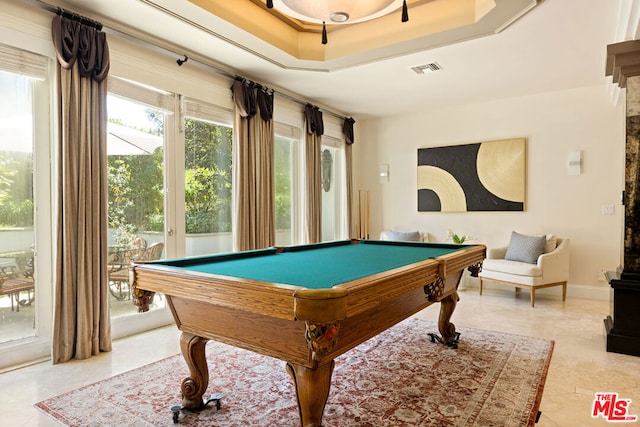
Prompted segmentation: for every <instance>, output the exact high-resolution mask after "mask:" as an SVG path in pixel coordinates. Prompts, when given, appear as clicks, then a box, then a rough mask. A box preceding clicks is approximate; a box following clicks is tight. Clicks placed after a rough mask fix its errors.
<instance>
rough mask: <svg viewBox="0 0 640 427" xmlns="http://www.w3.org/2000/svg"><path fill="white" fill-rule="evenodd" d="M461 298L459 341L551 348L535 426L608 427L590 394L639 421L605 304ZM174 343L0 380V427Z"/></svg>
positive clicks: (552, 298) (159, 335)
mask: <svg viewBox="0 0 640 427" xmlns="http://www.w3.org/2000/svg"><path fill="white" fill-rule="evenodd" d="M460 297H461V300H460V303H459V304H458V306H457V308H456V312H455V313H454V315H453V321H454V323H455V324H456V326H457V327H458V330H460V331H461V332H462V337H461V339H463V340H464V328H465V327H473V328H477V329H487V330H496V331H504V332H508V333H513V334H521V335H529V336H537V337H543V338H548V339H553V340H555V350H554V353H553V358H552V361H551V367H550V370H549V374H548V377H547V382H546V386H545V390H544V394H543V399H542V404H541V408H540V409H541V410H542V417H541V418H540V421H539V423H538V425H539V426H541V427H555V426H561V427H565V426H571V427H579V426H603V425H609V424H608V423H607V422H605V421H604V420H603V419H602V418H599V419H592V417H591V405H592V404H593V399H594V394H595V393H596V392H617V393H618V394H619V396H620V397H621V398H626V399H631V401H632V403H631V405H630V411H629V412H630V414H634V415H639V416H640V357H633V356H626V355H621V354H616V353H607V352H606V351H605V335H604V327H603V319H604V318H605V317H606V315H607V314H608V313H609V302H608V301H596V300H587V299H577V298H571V291H570V290H569V298H568V300H567V301H566V302H565V303H563V302H562V301H561V300H560V298H559V296H558V292H553V290H551V289H550V290H549V292H544V293H543V292H540V295H539V296H538V295H536V307H535V308H533V309H532V308H531V307H530V303H529V295H528V293H526V292H521V293H520V294H517V295H516V294H515V293H514V291H513V290H512V289H507V288H504V289H498V288H490V289H489V290H487V291H486V292H485V294H484V295H482V296H479V295H478V292H477V288H473V287H469V288H468V289H467V290H466V291H464V292H460ZM437 314H438V310H437V309H435V307H429V308H427V309H425V310H424V311H422V312H421V313H419V314H418V316H419V317H421V318H425V319H429V320H436V319H437ZM178 337H179V332H178V331H177V329H176V328H175V326H170V327H165V328H161V329H157V330H154V331H151V332H148V333H145V334H142V335H138V336H134V337H129V338H124V339H121V340H116V341H114V345H113V351H112V352H110V353H104V354H101V355H99V356H96V357H93V358H91V359H89V360H87V361H72V362H69V363H65V364H61V365H56V366H53V365H51V363H50V362H44V363H40V364H36V365H32V366H29V367H25V368H21V369H16V370H13V371H10V372H5V373H3V374H0V425H2V426H5V425H6V426H55V425H59V424H57V423H56V422H55V421H53V420H52V419H51V418H49V417H47V416H46V415H44V414H42V413H40V412H39V411H38V410H36V409H34V408H33V404H34V403H36V402H38V401H40V400H43V399H46V398H48V397H51V396H54V395H57V394H60V393H62V392H65V391H68V390H73V389H75V388H78V387H80V386H83V385H85V384H90V383H93V382H96V381H99V380H101V379H104V378H108V377H110V376H112V375H115V374H118V373H121V372H124V371H127V370H130V369H133V368H135V367H137V366H141V365H143V364H146V363H149V362H151V361H154V360H158V359H160V358H163V357H166V356H169V355H172V354H176V353H178V352H179V345H178ZM87 410H88V411H90V410H91V408H90V407H87ZM616 424H617V425H618V426H620V425H627V424H625V423H616Z"/></svg>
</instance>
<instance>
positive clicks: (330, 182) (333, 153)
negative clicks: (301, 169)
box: [320, 145, 346, 241]
mask: <svg viewBox="0 0 640 427" xmlns="http://www.w3.org/2000/svg"><path fill="white" fill-rule="evenodd" d="M342 155H343V150H341V149H340V148H336V147H333V146H329V145H322V148H321V160H320V161H321V168H322V241H330V240H338V239H342V238H344V232H343V223H344V212H345V210H344V201H343V195H344V189H345V188H346V183H345V180H344V174H343V173H342V167H343V161H342Z"/></svg>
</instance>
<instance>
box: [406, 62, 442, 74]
mask: <svg viewBox="0 0 640 427" xmlns="http://www.w3.org/2000/svg"><path fill="white" fill-rule="evenodd" d="M411 69H412V70H413V72H414V73H416V74H424V73H435V72H436V71H440V70H442V67H441V66H440V64H438V63H437V62H431V63H429V64H424V65H417V66H415V67H411Z"/></svg>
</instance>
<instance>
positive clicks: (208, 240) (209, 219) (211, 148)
mask: <svg viewBox="0 0 640 427" xmlns="http://www.w3.org/2000/svg"><path fill="white" fill-rule="evenodd" d="M184 130H185V132H184V138H185V166H184V169H185V225H186V234H187V236H186V248H185V253H186V255H187V256H191V255H204V254H211V253H222V252H231V251H232V250H233V240H232V235H231V181H232V169H231V159H232V155H231V148H232V140H233V139H232V136H233V134H232V128H231V127H229V126H224V125H221V124H217V123H214V122H210V121H205V120H201V119H195V118H191V117H187V118H185V121H184Z"/></svg>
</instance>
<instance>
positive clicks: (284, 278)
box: [160, 241, 467, 289]
mask: <svg viewBox="0 0 640 427" xmlns="http://www.w3.org/2000/svg"><path fill="white" fill-rule="evenodd" d="M466 247H467V246H463V245H445V244H429V243H409V242H402V243H398V242H385V241H362V242H361V244H352V243H351V242H350V241H340V242H331V243H325V244H315V245H301V246H292V247H287V248H284V251H283V252H277V250H276V249H275V248H271V249H265V250H258V251H250V252H243V253H238V254H224V255H217V256H207V257H193V258H185V259H181V260H172V261H166V262H162V263H160V264H161V265H165V266H167V267H172V268H180V269H185V270H189V271H194V272H199V273H208V274H217V275H223V276H232V277H238V278H244V279H251V280H259V281H265V282H271V283H281V284H288V285H295V286H302V287H305V288H308V289H327V288H331V287H333V286H336V285H339V284H341V283H346V282H350V281H353V280H356V279H360V278H363V277H367V276H371V275H374V274H377V273H381V272H383V271H388V270H392V269H395V268H399V267H403V266H406V265H409V264H413V263H415V262H419V261H424V260H427V259H432V258H437V257H440V256H443V255H447V254H450V253H453V252H456V251H459V250H462V249H465V248H466Z"/></svg>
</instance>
